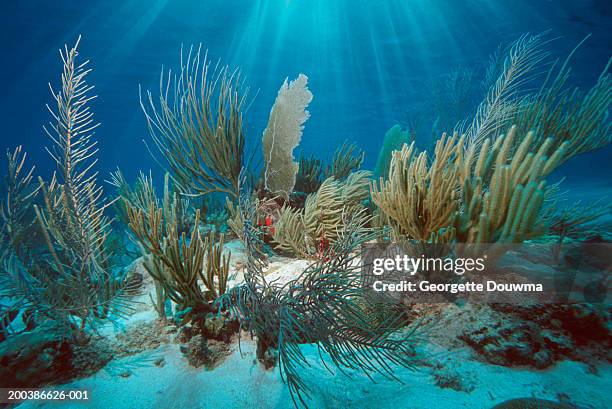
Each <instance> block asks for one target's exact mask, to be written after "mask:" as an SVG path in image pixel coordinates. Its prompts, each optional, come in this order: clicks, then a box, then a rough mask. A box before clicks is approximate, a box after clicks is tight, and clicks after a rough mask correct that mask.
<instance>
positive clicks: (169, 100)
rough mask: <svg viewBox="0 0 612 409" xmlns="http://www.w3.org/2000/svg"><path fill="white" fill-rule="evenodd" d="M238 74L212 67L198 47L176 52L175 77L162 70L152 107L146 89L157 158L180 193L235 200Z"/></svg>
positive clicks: (241, 94)
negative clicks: (163, 162)
mask: <svg viewBox="0 0 612 409" xmlns="http://www.w3.org/2000/svg"><path fill="white" fill-rule="evenodd" d="M245 98H246V91H243V90H242V89H241V80H240V73H239V72H237V71H231V70H230V69H229V68H228V67H227V66H225V67H221V68H219V66H218V65H213V66H211V64H210V61H209V60H208V57H207V53H204V54H203V55H202V52H201V46H200V47H198V48H197V49H195V50H194V48H193V47H192V48H190V49H189V53H188V55H187V58H186V59H183V54H182V51H181V68H180V72H179V75H178V76H176V75H175V76H174V77H172V75H171V73H170V71H168V72H167V73H165V72H163V71H162V74H161V76H160V89H159V96H158V101H157V103H156V101H155V99H154V98H153V94H152V93H151V92H150V91H148V92H147V95H146V98H144V99H143V96H142V93H141V97H140V102H141V106H142V109H143V111H144V113H145V116H146V118H147V123H148V126H149V132H150V134H151V137H152V138H153V141H154V142H155V145H156V146H157V148H158V149H159V153H160V155H161V156H162V157H163V158H164V159H165V160H166V162H167V166H168V167H169V169H170V170H171V172H172V175H173V177H174V179H175V180H176V182H177V183H178V185H179V187H180V189H181V190H182V191H183V192H185V193H190V194H195V195H204V194H207V193H210V192H223V193H227V194H229V195H231V196H233V197H237V195H238V193H237V189H238V177H239V175H240V170H241V168H242V165H243V162H244V157H243V156H244V130H243V124H242V109H243V106H244V103H245Z"/></svg>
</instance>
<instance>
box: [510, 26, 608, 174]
mask: <svg viewBox="0 0 612 409" xmlns="http://www.w3.org/2000/svg"><path fill="white" fill-rule="evenodd" d="M587 38H588V37H587ZM584 41H586V38H585V40H583V41H582V42H581V43H580V44H578V46H577V47H576V48H575V49H574V50H573V51H572V52H571V53H570V55H569V56H568V57H567V58H566V60H565V62H564V63H563V64H562V65H561V67H560V68H559V69H558V70H557V69H556V68H557V67H556V64H555V65H553V67H552V68H551V69H550V71H549V73H548V75H547V80H546V81H545V82H544V84H543V85H542V87H541V88H540V90H539V91H538V92H537V93H536V94H535V95H533V96H530V97H529V98H526V99H525V100H524V102H523V103H522V105H521V108H520V110H519V111H518V113H517V115H516V117H515V118H514V120H513V123H514V124H515V125H517V127H518V129H519V130H520V131H522V132H525V133H526V132H528V131H534V132H535V136H536V137H537V140H535V141H534V144H541V143H542V142H543V140H544V139H546V138H552V143H553V145H554V146H560V145H561V144H563V143H564V142H568V143H569V145H568V147H567V149H566V150H565V152H564V155H563V157H562V158H561V161H559V165H561V164H562V163H563V162H565V161H566V160H567V159H569V158H570V157H572V156H574V155H578V154H581V153H584V152H589V151H592V150H595V149H598V148H601V147H602V146H605V145H607V144H609V143H610V142H612V122H610V120H609V119H608V111H609V109H610V103H611V102H612V75H611V74H610V72H609V70H610V65H611V64H612V59H611V60H609V61H608V63H607V64H606V66H605V68H604V70H603V72H602V73H601V75H600V76H599V78H598V80H597V82H596V83H595V85H593V87H592V88H591V89H590V90H588V91H587V92H586V93H585V92H583V91H582V90H580V89H579V88H577V87H576V88H572V87H568V86H567V82H568V80H569V78H570V74H571V68H570V61H571V59H572V57H573V55H574V53H575V52H576V51H577V49H578V48H579V47H580V46H581V45H582V43H584Z"/></svg>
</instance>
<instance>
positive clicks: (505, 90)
mask: <svg viewBox="0 0 612 409" xmlns="http://www.w3.org/2000/svg"><path fill="white" fill-rule="evenodd" d="M545 34H546V33H543V34H538V35H529V34H525V35H523V36H521V37H520V38H519V39H518V40H516V41H515V42H514V43H513V44H512V45H511V46H510V47H509V48H508V49H507V51H506V56H505V58H504V60H503V61H504V62H503V68H502V71H501V72H500V73H498V77H497V80H496V81H495V83H494V84H493V85H492V86H491V88H490V89H489V90H488V92H487V94H486V96H485V99H484V100H483V101H482V103H481V104H480V105H479V106H478V109H477V111H476V114H475V115H474V118H473V120H472V121H471V123H470V124H469V125H468V126H467V128H466V129H465V131H464V132H465V134H466V135H467V141H468V142H469V143H470V144H471V143H474V144H477V145H479V144H481V143H482V142H483V141H484V140H485V139H486V138H492V139H495V138H496V137H498V136H499V135H500V134H502V133H503V132H504V131H505V130H506V129H508V128H509V127H510V126H511V125H512V121H513V119H514V117H515V116H516V115H517V113H518V112H519V111H520V109H521V103H522V98H521V96H523V95H524V88H525V86H526V85H528V84H529V83H530V82H531V81H533V80H534V79H535V78H537V76H538V75H540V74H541V73H542V65H543V63H544V62H545V61H546V59H547V58H548V56H549V52H548V51H546V50H545V49H544V46H545V45H546V44H547V42H548V41H547V40H546V35H545Z"/></svg>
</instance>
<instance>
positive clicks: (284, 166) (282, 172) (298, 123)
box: [262, 74, 312, 197]
mask: <svg viewBox="0 0 612 409" xmlns="http://www.w3.org/2000/svg"><path fill="white" fill-rule="evenodd" d="M310 101H312V93H311V92H310V90H309V89H308V77H306V76H305V75H304V74H300V75H298V77H297V78H296V79H295V80H293V81H291V82H289V83H287V79H285V82H284V83H283V85H282V86H281V88H280V89H279V91H278V95H277V97H276V100H275V101H274V105H273V106H272V110H271V111H270V119H269V120H268V126H267V127H266V129H265V130H264V133H263V139H262V144H263V155H264V163H265V174H264V181H265V187H266V189H267V190H268V191H269V192H271V193H272V194H275V195H283V196H285V197H288V195H289V194H290V193H291V191H292V190H293V187H294V186H295V178H296V174H297V171H298V163H296V162H294V161H293V150H294V149H295V147H296V146H297V145H298V144H299V143H300V140H301V138H302V132H303V130H304V123H305V122H306V121H307V120H308V118H309V117H310V113H309V112H308V111H307V110H306V108H307V107H308V104H310Z"/></svg>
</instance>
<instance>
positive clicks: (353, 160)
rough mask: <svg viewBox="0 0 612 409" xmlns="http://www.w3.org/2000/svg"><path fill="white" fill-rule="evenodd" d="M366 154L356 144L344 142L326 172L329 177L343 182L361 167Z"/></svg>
mask: <svg viewBox="0 0 612 409" xmlns="http://www.w3.org/2000/svg"><path fill="white" fill-rule="evenodd" d="M364 158H365V152H363V151H362V150H361V149H359V148H358V147H357V145H355V144H354V143H349V142H344V143H343V144H342V146H340V147H339V148H338V149H336V151H335V152H334V157H333V158H332V162H331V163H330V164H329V166H328V167H327V169H326V170H325V175H326V176H327V177H330V176H333V177H334V178H335V179H336V180H342V179H344V178H346V177H347V176H348V175H350V174H351V173H353V172H356V171H358V170H359V168H360V167H361V164H362V163H363V159H364Z"/></svg>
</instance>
